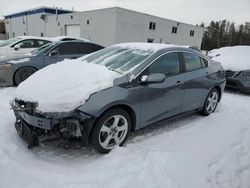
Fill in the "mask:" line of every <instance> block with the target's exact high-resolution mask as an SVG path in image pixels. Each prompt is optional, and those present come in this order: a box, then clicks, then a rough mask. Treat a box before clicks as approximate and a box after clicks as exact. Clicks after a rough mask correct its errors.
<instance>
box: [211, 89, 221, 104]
mask: <svg viewBox="0 0 250 188" xmlns="http://www.w3.org/2000/svg"><path fill="white" fill-rule="evenodd" d="M213 89H217V91H218V92H219V101H220V100H221V94H222V91H221V88H220V87H219V86H215V87H213Z"/></svg>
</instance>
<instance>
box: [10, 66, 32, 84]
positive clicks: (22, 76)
mask: <svg viewBox="0 0 250 188" xmlns="http://www.w3.org/2000/svg"><path fill="white" fill-rule="evenodd" d="M36 71H37V69H35V68H33V67H22V68H20V69H18V70H17V71H16V72H15V74H14V78H13V81H14V85H15V86H18V85H19V84H20V83H22V82H23V81H24V80H26V79H27V78H28V77H30V76H31V75H32V74H34V73H35V72H36Z"/></svg>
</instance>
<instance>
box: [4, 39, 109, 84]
mask: <svg viewBox="0 0 250 188" xmlns="http://www.w3.org/2000/svg"><path fill="white" fill-rule="evenodd" d="M103 48H104V47H102V46H100V45H97V44H94V43H89V42H78V41H65V42H57V43H50V44H47V45H44V46H42V47H40V48H39V49H37V50H35V51H33V52H32V53H31V54H29V55H24V56H20V57H18V58H17V57H16V58H9V59H2V60H0V87H5V86H12V85H15V86H17V85H19V84H20V83H21V82H23V81H24V80H26V79H27V78H28V77H29V76H31V75H32V74H33V73H34V72H36V71H37V70H39V69H42V68H44V67H46V66H48V65H51V64H53V63H57V62H59V61H62V60H64V59H65V58H68V59H75V58H78V57H81V56H83V55H86V54H90V53H93V52H96V51H98V50H101V49H103Z"/></svg>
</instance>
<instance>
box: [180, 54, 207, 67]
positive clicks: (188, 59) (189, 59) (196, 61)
mask: <svg viewBox="0 0 250 188" xmlns="http://www.w3.org/2000/svg"><path fill="white" fill-rule="evenodd" d="M183 59H184V62H185V66H186V71H187V72H189V71H193V70H198V69H201V68H203V65H202V62H201V58H200V56H198V55H195V54H191V53H185V52H184V53H183Z"/></svg>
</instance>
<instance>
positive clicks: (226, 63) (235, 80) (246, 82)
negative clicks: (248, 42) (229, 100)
mask: <svg viewBox="0 0 250 188" xmlns="http://www.w3.org/2000/svg"><path fill="white" fill-rule="evenodd" d="M208 55H209V57H211V58H212V59H213V60H215V61H219V62H221V64H222V66H223V67H224V69H225V70H226V72H225V73H226V79H227V83H226V88H228V89H232V90H236V91H240V92H243V93H246V94H250V46H232V47H224V48H220V49H215V50H212V51H210V52H209V54H208Z"/></svg>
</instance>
